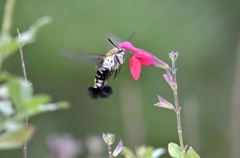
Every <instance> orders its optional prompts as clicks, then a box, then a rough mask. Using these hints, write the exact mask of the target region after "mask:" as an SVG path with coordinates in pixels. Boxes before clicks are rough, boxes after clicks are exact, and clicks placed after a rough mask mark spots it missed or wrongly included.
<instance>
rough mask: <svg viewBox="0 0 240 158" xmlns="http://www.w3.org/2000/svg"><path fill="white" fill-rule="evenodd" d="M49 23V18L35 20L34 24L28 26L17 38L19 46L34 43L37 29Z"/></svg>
mask: <svg viewBox="0 0 240 158" xmlns="http://www.w3.org/2000/svg"><path fill="white" fill-rule="evenodd" d="M51 21H52V20H51V18H50V17H49V16H46V17H42V18H41V19H39V20H37V21H36V22H35V23H34V24H32V25H31V26H30V28H29V29H28V30H27V31H25V32H23V33H21V36H18V37H17V38H16V40H17V43H19V45H22V44H29V43H32V42H34V41H35V38H36V33H37V32H38V31H39V29H40V28H41V27H43V26H44V25H46V24H48V23H50V22H51Z"/></svg>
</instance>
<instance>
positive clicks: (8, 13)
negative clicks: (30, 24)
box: [1, 0, 15, 36]
mask: <svg viewBox="0 0 240 158" xmlns="http://www.w3.org/2000/svg"><path fill="white" fill-rule="evenodd" d="M14 6H15V0H7V2H6V5H5V10H4V16H3V23H2V30H1V35H2V36H5V35H8V34H9V31H10V29H11V25H12V17H13V11H14Z"/></svg>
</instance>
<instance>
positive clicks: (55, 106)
mask: <svg viewBox="0 0 240 158" xmlns="http://www.w3.org/2000/svg"><path fill="white" fill-rule="evenodd" d="M68 107H69V103H68V102H58V103H49V104H38V105H37V106H35V107H33V108H31V109H28V111H27V113H28V114H29V115H30V116H33V115H36V114H39V113H43V112H48V111H55V110H59V109H66V108H68Z"/></svg>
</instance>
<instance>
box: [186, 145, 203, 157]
mask: <svg viewBox="0 0 240 158" xmlns="http://www.w3.org/2000/svg"><path fill="white" fill-rule="evenodd" d="M185 158H200V156H199V155H198V154H197V153H196V152H195V151H194V150H193V148H192V147H190V148H189V149H188V151H187V153H186V155H185Z"/></svg>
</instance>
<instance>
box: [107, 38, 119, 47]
mask: <svg viewBox="0 0 240 158" xmlns="http://www.w3.org/2000/svg"><path fill="white" fill-rule="evenodd" d="M108 41H109V42H110V43H111V44H112V45H113V46H114V47H116V48H118V46H117V45H116V44H115V43H113V41H112V40H111V39H110V38H108Z"/></svg>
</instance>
